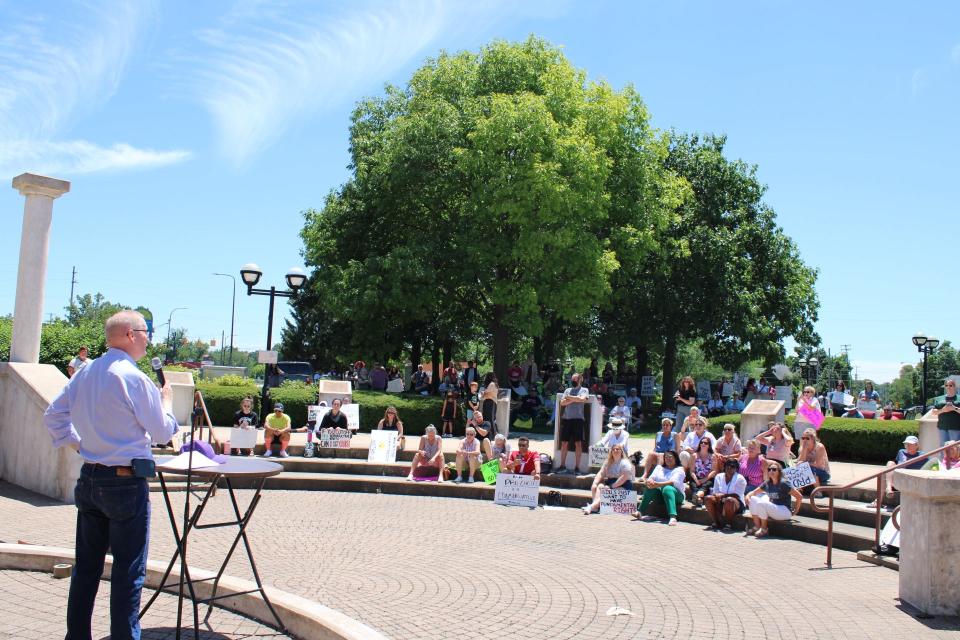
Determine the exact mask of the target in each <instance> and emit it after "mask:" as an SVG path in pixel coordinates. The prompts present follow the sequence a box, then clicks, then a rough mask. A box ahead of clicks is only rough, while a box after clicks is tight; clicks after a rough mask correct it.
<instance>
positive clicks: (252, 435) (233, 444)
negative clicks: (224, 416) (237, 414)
mask: <svg viewBox="0 0 960 640" xmlns="http://www.w3.org/2000/svg"><path fill="white" fill-rule="evenodd" d="M255 446H257V430H256V429H241V428H240V427H233V428H232V429H230V448H231V449H253V448H254V447H255Z"/></svg>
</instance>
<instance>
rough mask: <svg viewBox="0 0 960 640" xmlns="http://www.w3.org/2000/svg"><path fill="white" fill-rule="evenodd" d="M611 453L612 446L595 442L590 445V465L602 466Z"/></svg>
mask: <svg viewBox="0 0 960 640" xmlns="http://www.w3.org/2000/svg"><path fill="white" fill-rule="evenodd" d="M608 455H610V447H607V446H603V445H599V444H595V445H593V446H592V447H590V466H591V467H602V466H603V463H604V462H606V461H607V456H608Z"/></svg>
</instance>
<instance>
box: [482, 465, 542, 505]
mask: <svg viewBox="0 0 960 640" xmlns="http://www.w3.org/2000/svg"><path fill="white" fill-rule="evenodd" d="M539 497H540V480H538V479H534V477H533V476H522V475H518V474H515V473H498V474H497V488H496V490H495V491H494V494H493V501H494V502H495V503H496V504H505V505H510V506H515V507H536V506H537V503H538V501H539Z"/></svg>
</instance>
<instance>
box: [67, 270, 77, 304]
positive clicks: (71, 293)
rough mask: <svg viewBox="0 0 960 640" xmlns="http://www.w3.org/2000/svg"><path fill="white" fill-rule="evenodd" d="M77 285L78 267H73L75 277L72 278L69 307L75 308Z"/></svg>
mask: <svg viewBox="0 0 960 640" xmlns="http://www.w3.org/2000/svg"><path fill="white" fill-rule="evenodd" d="M76 284H77V267H76V265H74V267H73V275H71V276H70V304H68V305H67V307H72V306H73V287H74V285H76Z"/></svg>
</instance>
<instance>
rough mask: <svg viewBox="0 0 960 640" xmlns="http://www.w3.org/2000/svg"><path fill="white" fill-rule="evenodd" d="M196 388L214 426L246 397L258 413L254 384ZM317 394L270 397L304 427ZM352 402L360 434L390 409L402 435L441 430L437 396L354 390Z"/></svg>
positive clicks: (461, 422) (292, 391)
mask: <svg viewBox="0 0 960 640" xmlns="http://www.w3.org/2000/svg"><path fill="white" fill-rule="evenodd" d="M197 389H198V390H199V391H200V392H201V393H202V394H203V400H204V402H205V403H206V405H207V412H208V413H209V414H210V420H211V421H212V422H213V424H215V425H217V426H226V425H230V424H232V423H233V414H234V412H236V411H237V410H238V409H239V408H240V401H241V400H243V398H244V397H246V396H251V397H252V398H253V405H254V410H255V411H256V412H257V413H260V389H259V388H258V387H257V386H255V385H253V384H249V385H246V386H233V385H219V384H213V383H209V382H198V383H197ZM316 393H317V392H316V390H315V389H314V388H312V387H306V386H303V387H301V386H295V385H287V386H281V387H277V388H275V389H271V390H270V396H271V398H272V399H273V400H274V401H275V402H282V403H283V410H284V413H286V414H287V415H289V416H290V420H291V421H292V422H293V425H294V426H302V425H304V424H306V422H307V407H308V406H309V405H311V404H314V403H316V400H317V395H316ZM353 399H354V401H355V402H357V403H359V404H360V429H361V431H370V430H371V429H374V428H376V426H377V423H378V422H379V421H380V419H381V418H383V414H384V413H385V412H386V410H387V407H389V406H393V407H396V408H397V413H398V414H399V416H400V420H402V421H403V427H404V432H405V433H407V434H410V435H421V434H422V433H423V431H424V429H425V428H426V426H427V425H428V424H433V425H435V426H436V427H437V430H438V431H440V430H441V420H440V410H441V408H442V406H443V400H442V399H441V398H438V397H436V396H417V395H406V394H401V395H396V394H387V393H378V392H375V391H355V392H354V394H353ZM464 427H465V418H464V415H463V412H462V411H460V410H459V409H458V412H457V419H456V421H455V423H454V429H455V430H456V432H457V433H458V434H460V433H463V430H464Z"/></svg>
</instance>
